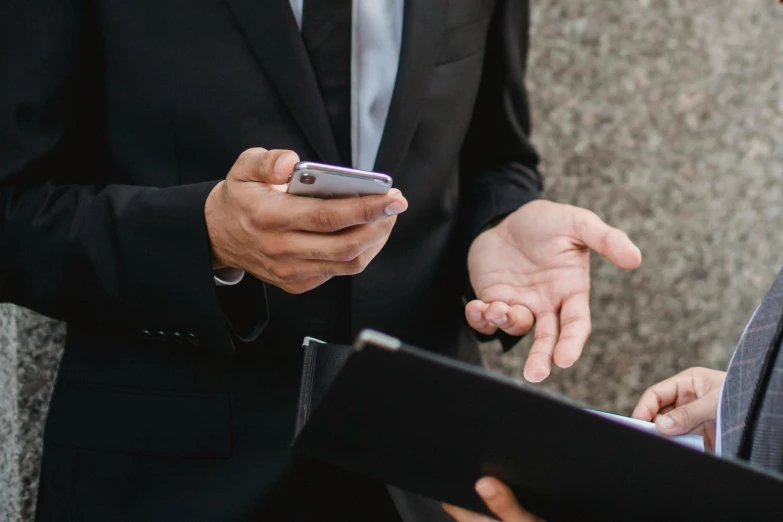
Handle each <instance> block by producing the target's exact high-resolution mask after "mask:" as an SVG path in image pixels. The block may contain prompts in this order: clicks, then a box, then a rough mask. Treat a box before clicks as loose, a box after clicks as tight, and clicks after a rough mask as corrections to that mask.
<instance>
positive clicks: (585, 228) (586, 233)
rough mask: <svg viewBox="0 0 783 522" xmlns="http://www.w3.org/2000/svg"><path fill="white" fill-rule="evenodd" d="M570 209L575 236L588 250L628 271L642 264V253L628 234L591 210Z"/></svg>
mask: <svg viewBox="0 0 783 522" xmlns="http://www.w3.org/2000/svg"><path fill="white" fill-rule="evenodd" d="M570 208H572V209H573V215H572V220H573V228H574V230H573V232H574V235H575V236H576V237H577V238H579V239H580V240H581V241H582V242H583V243H584V244H585V245H586V246H587V247H588V248H590V249H591V250H595V251H596V252H598V253H599V254H601V255H602V256H604V257H605V258H607V259H608V260H609V261H611V262H612V263H613V264H615V265H616V266H618V267H620V268H624V269H626V270H633V269H634V268H637V267H638V266H639V265H640V264H641V262H642V253H641V251H640V250H639V248H638V247H637V246H636V245H634V244H633V241H631V239H630V238H629V237H628V234H626V233H625V232H623V231H622V230H620V229H617V228H614V227H610V226H609V225H607V224H606V223H604V222H603V221H602V220H601V218H599V217H598V216H597V215H595V213H593V212H591V211H589V210H586V209H577V208H574V207H570Z"/></svg>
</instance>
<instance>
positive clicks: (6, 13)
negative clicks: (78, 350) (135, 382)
mask: <svg viewBox="0 0 783 522" xmlns="http://www.w3.org/2000/svg"><path fill="white" fill-rule="evenodd" d="M84 5H85V4H84V3H83V2H76V1H69V0H31V1H28V2H23V1H21V0H10V2H7V3H6V4H5V5H4V6H3V8H2V11H3V13H1V14H0V19H2V20H3V21H2V22H0V77H2V78H3V81H2V82H0V250H1V251H2V253H1V254H0V301H9V302H14V303H17V304H19V305H22V306H25V307H28V308H31V309H33V310H36V311H38V312H40V313H43V314H45V315H48V316H50V317H54V318H57V319H61V320H66V321H79V322H82V323H89V324H94V325H101V326H103V327H109V328H112V329H113V330H120V331H123V330H127V331H129V332H141V331H142V330H150V331H163V332H168V333H173V332H179V333H181V334H182V335H183V336H186V337H187V336H188V334H190V335H189V338H190V339H191V340H193V341H194V343H200V344H203V345H204V346H206V347H209V348H213V349H217V350H221V351H229V352H230V351H233V342H232V340H231V336H230V333H229V332H230V331H231V330H232V326H231V325H229V324H227V322H226V320H225V317H224V313H223V309H222V307H221V302H220V298H219V295H218V292H219V291H218V290H217V289H216V288H215V283H214V279H213V274H212V270H211V262H210V245H209V239H208V235H207V230H206V225H205V220H204V203H205V200H206V197H207V195H208V193H209V191H210V190H211V189H212V187H213V186H214V185H215V183H216V182H205V183H198V184H192V185H183V186H173V187H168V188H155V187H144V186H135V185H130V184H126V185H123V184H114V183H111V182H110V181H109V179H110V178H109V172H110V169H111V168H115V169H117V168H118V167H117V166H110V165H111V163H110V162H109V161H106V160H105V156H106V154H105V153H102V151H105V149H106V147H105V145H102V143H103V142H102V137H103V132H104V130H103V129H104V126H105V124H104V120H103V119H102V117H101V110H102V109H101V107H102V106H103V102H102V101H101V100H100V99H96V88H95V86H96V85H98V86H100V85H101V75H100V68H99V67H100V64H101V61H100V55H99V52H97V51H96V50H95V47H96V46H97V43H96V42H97V40H98V38H92V37H89V36H90V35H97V34H98V33H97V30H96V29H95V24H94V21H93V20H91V19H90V16H88V14H87V13H86V12H85V8H84V7H83V6H84ZM90 31H92V33H91V32H90ZM98 96H99V95H98ZM102 156H103V158H104V159H101V157H102ZM246 279H253V278H246ZM254 281H255V283H253V282H250V283H249V284H243V285H241V286H243V288H241V289H233V290H227V291H234V292H240V293H243V294H245V296H248V295H255V296H256V297H255V298H254V299H255V302H254V303H253V304H254V306H249V304H247V303H246V308H249V309H251V310H252V312H253V313H254V314H255V316H256V317H259V318H260V319H261V320H254V321H248V320H247V317H240V318H239V319H238V322H237V328H235V329H236V330H237V333H239V334H240V336H242V335H245V336H250V337H252V336H253V335H257V334H258V333H259V332H260V328H261V327H262V323H263V319H264V317H265V309H263V308H264V307H265V296H264V295H263V289H261V291H260V292H258V291H253V289H251V288H250V286H252V285H253V284H256V285H260V284H261V283H260V282H258V281H257V280H254ZM249 285H250V286H249ZM255 290H258V288H256V289H255ZM259 296H260V297H259ZM246 313H247V312H246Z"/></svg>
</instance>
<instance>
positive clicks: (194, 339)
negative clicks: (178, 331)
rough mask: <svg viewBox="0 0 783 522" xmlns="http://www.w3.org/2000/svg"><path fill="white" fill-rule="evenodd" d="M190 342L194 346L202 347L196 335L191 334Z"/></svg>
mask: <svg viewBox="0 0 783 522" xmlns="http://www.w3.org/2000/svg"><path fill="white" fill-rule="evenodd" d="M187 339H188V342H189V343H190V344H192V345H193V346H201V341H200V340H199V338H198V336H197V335H196V334H192V333H189V334H188V335H187Z"/></svg>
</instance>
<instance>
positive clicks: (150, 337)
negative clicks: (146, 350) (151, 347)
mask: <svg viewBox="0 0 783 522" xmlns="http://www.w3.org/2000/svg"><path fill="white" fill-rule="evenodd" d="M141 338H142V339H144V340H145V341H152V340H153V339H155V337H154V336H153V335H152V332H150V331H149V330H142V331H141Z"/></svg>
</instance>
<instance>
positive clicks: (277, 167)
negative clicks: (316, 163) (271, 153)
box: [275, 152, 295, 174]
mask: <svg viewBox="0 0 783 522" xmlns="http://www.w3.org/2000/svg"><path fill="white" fill-rule="evenodd" d="M294 157H295V154H294V153H293V152H286V153H285V154H283V155H282V156H280V157H279V158H277V161H276V162H275V174H284V173H283V172H282V170H283V165H284V164H285V162H286V161H290V160H292V159H293V158H294Z"/></svg>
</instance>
